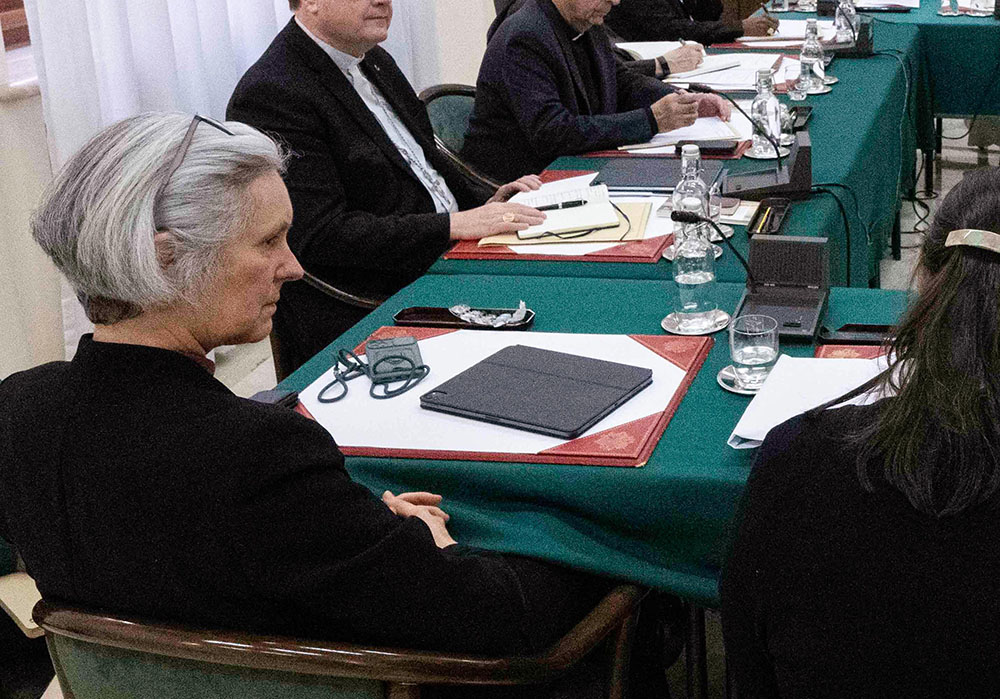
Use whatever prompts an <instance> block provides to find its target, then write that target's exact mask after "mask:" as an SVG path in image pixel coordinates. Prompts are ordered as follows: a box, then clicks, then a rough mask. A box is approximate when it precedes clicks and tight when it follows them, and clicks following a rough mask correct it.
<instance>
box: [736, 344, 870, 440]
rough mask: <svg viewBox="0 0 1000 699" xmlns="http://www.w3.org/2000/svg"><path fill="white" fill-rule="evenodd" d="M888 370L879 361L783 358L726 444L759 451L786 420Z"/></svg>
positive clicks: (862, 401)
mask: <svg viewBox="0 0 1000 699" xmlns="http://www.w3.org/2000/svg"><path fill="white" fill-rule="evenodd" d="M886 366H887V362H886V358H885V357H878V358H876V359H826V358H824V359H818V358H814V357H789V356H788V355H785V354H783V355H781V356H780V357H778V361H777V363H776V364H775V365H774V368H773V369H772V370H771V374H770V375H769V376H768V377H767V381H765V382H764V385H763V386H762V387H761V389H760V392H759V393H758V394H757V395H756V396H754V397H753V400H751V401H750V405H748V406H747V409H746V410H745V411H744V412H743V416H742V417H741V418H740V421H739V422H738V423H736V428H735V429H734V430H733V433H732V435H730V437H729V440H728V441H727V442H726V443H727V444H728V445H729V446H731V447H733V448H734V449H753V448H755V447H759V446H760V444H761V442H763V441H764V437H766V436H767V433H768V432H770V431H771V429H772V428H774V427H777V426H778V425H780V424H781V423H783V422H784V421H785V420H788V419H789V418H792V417H795V416H796V415H799V414H800V413H804V412H805V411H807V410H810V409H812V408H815V407H816V406H818V405H822V404H823V403H826V402H827V401H830V400H833V399H834V398H836V397H838V396H842V395H844V394H845V393H847V392H848V391H850V390H852V389H855V388H857V387H858V386H860V385H861V384H863V383H864V382H865V381H867V380H868V379H870V378H872V377H873V376H875V375H876V374H878V373H879V372H881V371H884V370H885V368H886ZM877 398H878V396H872V395H864V396H858V397H857V398H855V399H854V400H851V401H848V403H845V405H847V404H850V405H863V404H865V403H870V402H872V401H874V400H876V399H877Z"/></svg>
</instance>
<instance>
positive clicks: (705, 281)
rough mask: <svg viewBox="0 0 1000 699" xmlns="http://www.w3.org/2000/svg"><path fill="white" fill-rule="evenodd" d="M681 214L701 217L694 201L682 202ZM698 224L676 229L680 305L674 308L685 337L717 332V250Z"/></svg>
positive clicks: (678, 326)
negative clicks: (689, 212)
mask: <svg viewBox="0 0 1000 699" xmlns="http://www.w3.org/2000/svg"><path fill="white" fill-rule="evenodd" d="M679 206H680V208H679V210H680V211H692V212H694V213H699V210H700V207H701V202H700V201H698V199H696V198H694V197H689V198H687V199H683V200H681V201H680V202H679ZM700 228H701V227H700V226H699V225H698V224H696V223H685V224H681V225H680V226H675V227H674V245H675V250H676V251H675V253H674V264H673V276H674V282H675V283H676V284H677V295H678V303H677V305H676V306H675V307H674V314H675V316H676V318H677V329H678V331H680V332H681V333H684V334H686V335H698V334H701V333H708V332H712V331H713V330H715V329H716V328H715V327H714V326H715V322H716V318H715V315H716V314H715V310H716V309H717V308H718V304H717V303H716V300H715V250H714V249H713V247H712V245H711V244H710V243H709V242H708V240H707V239H706V238H705V236H703V235H702V234H701V230H700Z"/></svg>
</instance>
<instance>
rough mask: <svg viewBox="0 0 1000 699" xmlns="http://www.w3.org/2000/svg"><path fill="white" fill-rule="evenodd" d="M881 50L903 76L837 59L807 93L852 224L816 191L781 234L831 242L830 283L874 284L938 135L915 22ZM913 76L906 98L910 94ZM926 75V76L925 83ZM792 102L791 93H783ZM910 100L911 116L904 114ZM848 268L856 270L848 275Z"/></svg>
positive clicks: (575, 162) (814, 127)
mask: <svg viewBox="0 0 1000 699" xmlns="http://www.w3.org/2000/svg"><path fill="white" fill-rule="evenodd" d="M876 48H877V49H878V50H884V51H893V52H898V53H897V54H895V55H899V57H900V59H901V60H902V61H903V63H904V64H906V65H907V66H908V67H907V69H906V72H904V69H903V67H902V65H901V64H900V62H899V61H897V60H896V59H895V58H894V57H893V56H888V55H881V56H874V57H871V58H867V59H838V60H836V61H835V62H834V64H833V66H832V68H831V73H832V74H833V75H836V76H837V77H839V78H840V83H839V84H837V85H835V86H834V89H833V92H831V93H830V94H827V95H817V96H813V97H809V98H808V99H807V101H806V104H810V105H812V106H813V107H814V111H813V116H812V120H811V122H810V127H809V132H810V136H811V137H812V142H813V182H815V183H817V184H819V183H837V184H840V185H847V186H849V187H850V188H851V191H853V193H854V195H855V196H856V197H857V203H856V204H855V201H854V197H853V196H852V195H851V194H850V193H848V192H847V191H845V190H844V189H843V188H842V187H833V188H832V189H834V190H835V191H837V192H838V194H839V196H840V197H841V199H842V200H843V201H844V204H845V207H846V209H847V214H848V218H849V221H850V237H849V238H847V237H846V236H845V230H844V224H843V218H842V216H841V214H840V212H839V210H838V208H837V205H836V203H835V202H834V200H833V198H832V197H831V196H830V195H828V194H816V195H813V197H812V198H811V199H809V200H807V201H802V202H796V203H794V204H793V206H792V207H791V209H790V211H789V214H788V216H787V218H786V220H785V224H784V226H783V229H782V232H783V233H785V234H787V235H808V236H827V237H829V238H830V247H831V256H830V279H831V283H832V284H835V285H838V286H868V285H869V283H870V282H872V281H877V279H878V271H879V260H881V258H882V253H883V250H884V249H885V246H886V242H887V240H888V239H889V235H890V233H891V231H892V227H893V223H894V220H895V214H896V211H897V210H898V208H899V199H898V192H899V183H900V180H901V179H902V180H903V183H904V185H905V184H906V183H908V181H909V180H910V179H912V174H913V163H914V152H915V151H914V149H915V148H916V146H917V144H918V143H919V144H923V145H926V144H928V143H930V141H931V139H932V133H933V123H932V120H931V113H930V110H929V108H928V104H929V103H928V102H927V100H928V97H927V94H926V91H925V84H926V76H925V72H924V66H923V60H922V55H921V51H920V44H919V40H918V30H917V29H916V28H915V27H913V26H905V25H901V26H894V25H892V26H887V27H886V31H884V32H882V33H880V34H879V35H878V36H877V44H876ZM907 76H909V80H910V85H909V95H908V96H907V92H906V90H907ZM921 76H924V77H923V79H921ZM782 99H786V98H782ZM904 102H905V103H906V106H907V112H908V113H907V114H905V115H904V113H903V108H904ZM602 162H603V160H601V159H595V158H581V157H569V158H560V159H558V160H557V161H555V163H553V164H552V166H551V167H552V169H558V170H597V169H600V166H601V163H602ZM727 167H730V168H731V169H732V170H733V171H734V172H739V171H745V170H753V169H760V167H761V165H760V163H759V162H758V161H751V160H747V159H745V158H744V159H741V160H738V161H727ZM733 241H734V242H735V243H736V244H737V245H738V246H739V247H740V248H741V251H742V252H744V253H745V252H746V249H747V238H746V235H745V232H744V228H743V227H737V234H736V235H735V236H734V237H733ZM848 268H850V272H848ZM430 272H431V273H432V274H486V275H494V274H517V275H520V274H524V275H531V276H560V277H603V278H624V279H669V278H670V265H669V263H667V262H666V261H660V262H659V263H657V264H632V263H607V262H603V263H602V262H563V261H544V262H542V261H517V260H513V261H511V260H500V261H483V260H444V259H442V260H438V261H437V262H436V263H435V264H434V265H433V266H432V267H431V269H430ZM717 274H718V279H719V280H720V281H727V282H735V281H743V280H744V279H745V278H746V276H745V272H744V271H743V268H742V267H741V266H740V265H739V262H738V261H737V260H736V258H735V257H734V256H733V255H732V253H726V254H724V255H723V256H722V258H720V260H719V263H718V269H717Z"/></svg>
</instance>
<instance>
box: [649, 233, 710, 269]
mask: <svg viewBox="0 0 1000 699" xmlns="http://www.w3.org/2000/svg"><path fill="white" fill-rule="evenodd" d="M712 235H713V236H715V237H714V238H712V240H721V238H719V234H718V233H716V232H715V231H712ZM712 249H713V250H715V259H717V260H718V259H719V258H720V257H722V248H720V247H719V246H718V245H713V246H712ZM663 259H664V260H667V261H668V262H673V261H674V244H673V243H671V244H670V245H668V246H667V247H665V248H663Z"/></svg>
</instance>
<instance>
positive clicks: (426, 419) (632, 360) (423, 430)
mask: <svg viewBox="0 0 1000 699" xmlns="http://www.w3.org/2000/svg"><path fill="white" fill-rule="evenodd" d="M527 300H528V305H529V306H530V305H531V300H530V299H527ZM516 344H520V345H528V346H531V347H541V348H544V349H550V350H554V351H557V352H567V353H571V354H576V355H580V356H585V357H592V358H595V359H605V360H608V361H613V362H620V363H622V364H632V365H634V366H641V367H647V368H649V369H651V370H652V372H653V383H652V385H650V386H649V387H648V388H645V389H643V390H642V391H640V392H639V393H638V394H637V395H636V396H635V397H634V398H632V399H631V400H630V401H628V402H627V403H625V404H624V405H622V406H621V407H620V408H618V409H617V410H615V411H614V412H612V413H611V414H610V415H608V416H607V417H605V418H604V419H603V420H601V421H600V422H598V423H597V424H596V425H594V426H593V427H592V428H590V430H588V431H587V432H586V433H584V436H586V435H589V434H593V433H595V432H600V431H602V430H606V429H610V428H612V427H618V426H619V425H623V424H625V423H626V422H631V421H633V420H638V419H640V418H644V417H647V416H649V415H653V414H655V413H657V412H661V411H662V410H664V409H665V408H666V407H667V405H669V403H670V401H671V400H672V399H673V396H674V394H675V393H676V391H677V388H678V387H679V386H680V384H681V382H682V381H683V380H684V376H685V372H684V371H683V370H682V369H680V368H679V367H677V366H676V365H675V364H673V363H671V362H669V361H667V360H666V359H664V358H663V357H660V356H659V355H658V354H656V353H655V352H653V351H651V350H649V349H647V348H645V347H644V346H642V345H641V344H639V343H638V342H636V341H635V340H632V339H631V338H629V337H628V336H626V335H589V334H586V335H585V334H564V333H538V332H510V331H507V332H503V331H494V330H459V331H456V332H453V333H449V334H447V335H441V336H438V337H434V338H430V339H426V340H420V342H419V345H420V354H421V356H422V357H423V360H424V363H425V364H427V365H428V366H429V367H430V368H431V372H430V374H429V375H428V376H427V378H426V379H424V381H423V382H422V383H421V384H420V386H419V387H417V388H414V389H413V390H411V391H409V392H407V393H404V394H403V395H401V396H398V397H396V398H392V399H390V400H374V399H373V398H371V397H370V396H369V395H368V386H369V384H368V379H367V378H365V377H361V378H358V379H355V380H354V381H351V382H350V384H349V385H350V391H349V392H348V394H347V397H346V398H344V399H343V400H341V401H339V402H337V403H320V402H318V401H317V400H316V396H317V395H318V394H319V392H320V390H321V389H322V388H323V387H324V386H326V385H327V383H328V382H330V381H332V380H333V371H332V370H329V371H327V372H325V373H324V374H323V375H322V376H320V377H319V378H318V379H317V380H316V381H315V382H314V383H313V384H311V385H310V386H309V387H308V388H306V389H305V390H304V391H302V392H301V393H300V394H299V399H300V400H301V401H302V403H303V404H304V405H305V407H306V408H307V409H308V410H309V412H310V413H312V415H313V417H315V418H316V420H317V421H318V422H319V424H321V425H322V426H323V427H325V428H326V429H327V430H328V431H329V432H330V434H331V435H333V437H334V439H336V440H337V444H339V445H341V446H342V447H372V448H375V447H379V448H385V449H407V450H414V449H419V450H438V451H467V452H486V453H512V454H536V453H538V452H540V451H543V450H545V449H550V448H552V447H555V446H558V445H560V444H563V443H564V441H565V440H562V439H559V438H557V437H549V436H547V435H542V434H534V433H532V432H525V431H523V430H518V429H514V428H512V427H503V426H501V425H493V424H490V423H486V422H480V421H478V420H471V419H468V418H463V417H459V416H457V415H448V414H445V413H438V412H434V411H431V410H424V409H423V408H421V407H420V396H421V395H423V394H424V393H427V392H428V391H430V390H432V389H433V388H434V387H435V386H439V385H440V384H442V383H444V382H445V381H447V380H448V379H450V378H452V377H453V376H455V375H456V374H458V373H460V372H462V371H465V370H466V369H468V368H469V367H470V366H472V365H473V364H476V363H477V362H479V361H481V360H483V359H485V358H486V357H488V356H490V355H491V354H493V353H494V352H497V351H499V350H501V349H503V348H504V347H509V346H511V345H516Z"/></svg>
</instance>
